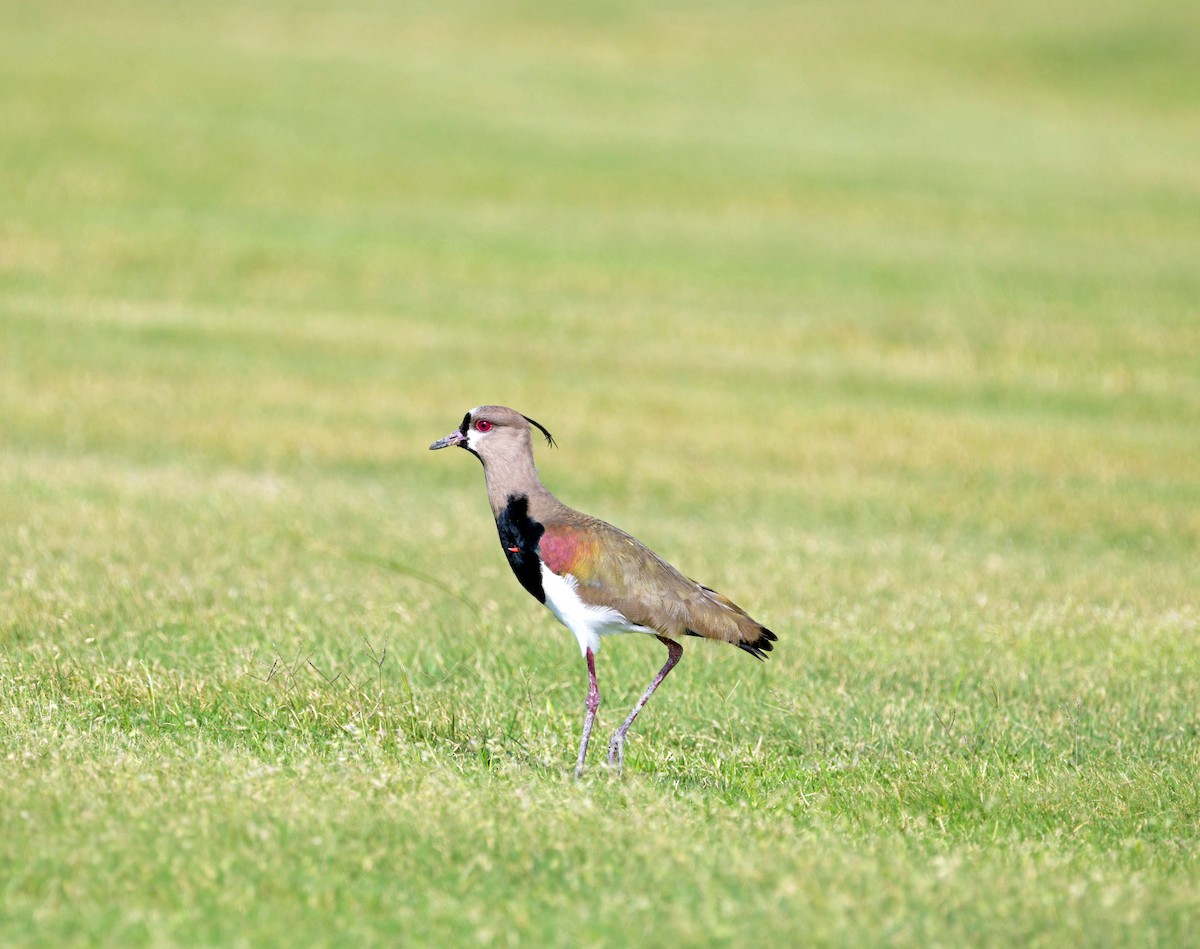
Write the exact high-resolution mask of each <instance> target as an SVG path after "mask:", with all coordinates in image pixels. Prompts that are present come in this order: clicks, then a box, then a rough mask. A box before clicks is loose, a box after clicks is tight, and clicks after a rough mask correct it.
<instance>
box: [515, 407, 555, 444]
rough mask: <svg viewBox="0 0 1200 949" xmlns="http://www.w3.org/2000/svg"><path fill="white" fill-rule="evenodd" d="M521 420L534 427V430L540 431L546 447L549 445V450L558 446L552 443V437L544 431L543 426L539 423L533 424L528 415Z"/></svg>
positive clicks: (544, 427)
mask: <svg viewBox="0 0 1200 949" xmlns="http://www.w3.org/2000/svg"><path fill="white" fill-rule="evenodd" d="M521 418H523V419H525V421H526V422H528V423H529V424H530V425H532V426H534V427H535V428H538V429H541V432H542V434H543V435H545V436H546V444H547V445H549V446H550V447H551V448H557V447H558V444H557V443H556V442H555V441H554V436H553V435H551V434H550V433H549V432H548V431H546V426H545V425H543V424H542V423H541V422H535V421H534V420H533V419H531V418H530V417H529V416H528V415H522V416H521Z"/></svg>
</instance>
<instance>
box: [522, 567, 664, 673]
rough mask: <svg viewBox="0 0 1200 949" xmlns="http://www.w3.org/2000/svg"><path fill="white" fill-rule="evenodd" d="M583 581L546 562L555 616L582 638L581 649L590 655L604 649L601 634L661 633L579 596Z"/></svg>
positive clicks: (544, 582)
mask: <svg viewBox="0 0 1200 949" xmlns="http://www.w3.org/2000/svg"><path fill="white" fill-rule="evenodd" d="M578 586H579V581H578V580H576V579H575V578H574V577H573V576H571V574H569V573H568V574H566V575H565V576H561V577H560V576H559V575H558V574H556V573H554V572H552V571H551V570H549V569H547V567H546V565H545V564H542V591H543V592H544V593H545V594H546V606H548V607H549V608H550V612H551V613H553V614H554V616H555V618H557V620H558V621H559V622H560V623H562V624H563V625H564V626H565V627H567V629H569V630H570V631H571V632H572V633H574V634H575V638H576V639H577V640H579V651H580V652H581V653H583V654H584V655H587V651H588V650H589V649H590V650H591V651H592V652H593V653H597V652H599V651H600V637H601V636H612V635H613V634H614V633H648V634H649V635H651V636H655V635H657V634H656V633H655V631H654V630H652V629H650V628H649V627H648V626H638V625H637V624H636V623H631V622H629V620H627V619H626V618H625V616H624V614H623V613H621V611H620V610H614V609H612V607H608V606H592V605H591V604H590V603H584V602H583V600H582V599H581V598H580V596H579V591H578V589H577V587H578Z"/></svg>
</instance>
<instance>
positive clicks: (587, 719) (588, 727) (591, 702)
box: [575, 649, 600, 781]
mask: <svg viewBox="0 0 1200 949" xmlns="http://www.w3.org/2000/svg"><path fill="white" fill-rule="evenodd" d="M587 667H588V696H587V703H586V705H587V714H586V715H585V716H584V718H583V740H582V741H581V742H580V743H579V760H578V761H577V762H576V763H575V780H576V781H578V780H579V779H580V778H581V777H583V759H584V758H586V757H587V746H588V739H589V738H591V737H592V723H593V722H595V721H596V709H598V708H599V707H600V688H599V686H597V685H596V656H595V654H594V653H593V652H592V651H591V650H590V649H589V650H588V651H587Z"/></svg>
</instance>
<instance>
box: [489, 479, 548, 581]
mask: <svg viewBox="0 0 1200 949" xmlns="http://www.w3.org/2000/svg"><path fill="white" fill-rule="evenodd" d="M496 529H497V530H499V532H500V545H501V546H502V547H503V548H504V556H505V557H507V558H508V565H509V566H510V567H512V572H513V573H514V574H516V576H517V579H518V580H520V581H521V586H523V587H524V588H525V589H526V590H528V591H529V592H530V593H531V594H532V595H533V596H534V598H535V599H536V600H537V601H538V602H539V603H545V602H546V591H545V590H543V589H542V562H541V561H540V560H538V553H537V548H538V542H539V541H540V540H541V539H542V534H543V533H544V532H545V528H543V527H542V525H541V524H539V523H538V522H537V521H535V520H533V519H532V518H531V517H530V516H529V498H528V497H527V496H526V495H524V494H513V495H510V496H509V498H508V504H507V505H506V506H505V508H504V510H503V511H501V512H500V514H499V515H498V516H497V517H496Z"/></svg>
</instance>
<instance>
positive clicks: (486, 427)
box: [475, 418, 492, 432]
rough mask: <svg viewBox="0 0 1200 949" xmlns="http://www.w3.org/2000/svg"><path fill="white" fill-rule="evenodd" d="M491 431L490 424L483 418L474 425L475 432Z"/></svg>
mask: <svg viewBox="0 0 1200 949" xmlns="http://www.w3.org/2000/svg"><path fill="white" fill-rule="evenodd" d="M491 430H492V423H491V422H489V421H488V420H487V419H485V418H481V419H480V420H479V421H478V422H476V423H475V431H477V432H490V431H491Z"/></svg>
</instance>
